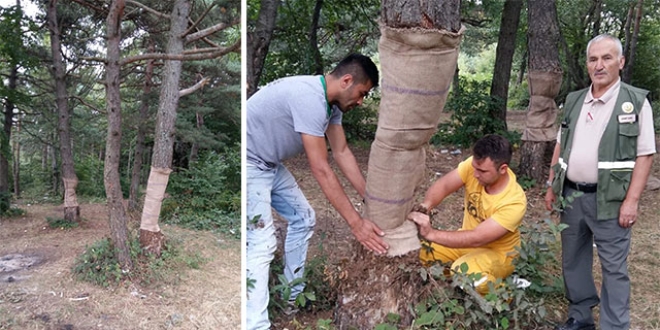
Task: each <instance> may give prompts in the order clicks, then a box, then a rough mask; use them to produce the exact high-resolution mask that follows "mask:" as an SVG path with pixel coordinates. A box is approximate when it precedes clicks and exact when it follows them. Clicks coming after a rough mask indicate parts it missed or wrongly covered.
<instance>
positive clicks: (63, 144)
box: [46, 0, 80, 223]
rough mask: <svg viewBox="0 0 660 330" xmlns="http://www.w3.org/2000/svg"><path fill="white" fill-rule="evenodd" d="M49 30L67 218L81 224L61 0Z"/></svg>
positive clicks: (52, 9)
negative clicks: (61, 35) (60, 8)
mask: <svg viewBox="0 0 660 330" xmlns="http://www.w3.org/2000/svg"><path fill="white" fill-rule="evenodd" d="M46 16H47V20H48V29H49V30H50V50H51V55H52V56H53V64H52V66H51V68H52V75H53V78H54V79H55V99H56V104H57V111H58V114H59V116H58V124H57V130H58V133H59V140H60V157H62V183H63V185H64V219H65V220H67V221H70V222H75V223H77V222H78V221H79V217H80V207H79V206H78V198H77V196H76V186H78V177H77V176H76V171H75V169H74V166H73V151H72V150H71V149H72V148H71V145H72V141H71V133H70V130H71V117H70V115H69V105H68V101H67V91H66V70H65V69H64V61H63V59H62V54H61V51H62V46H61V43H60V29H59V26H58V23H57V0H51V1H49V2H48V13H47V14H46Z"/></svg>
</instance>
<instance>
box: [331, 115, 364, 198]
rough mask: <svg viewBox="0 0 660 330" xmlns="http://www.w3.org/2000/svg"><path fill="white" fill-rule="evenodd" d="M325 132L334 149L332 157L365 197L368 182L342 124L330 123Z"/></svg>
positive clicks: (354, 186)
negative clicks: (350, 146)
mask: <svg viewBox="0 0 660 330" xmlns="http://www.w3.org/2000/svg"><path fill="white" fill-rule="evenodd" d="M325 134H326V135H327V136H328V142H329V143H330V148H331V149H332V158H333V159H334V160H335V161H336V162H337V165H338V166H339V169H340V170H341V172H342V173H344V176H345V177H346V179H348V181H349V182H350V183H351V185H352V186H353V188H355V190H357V192H358V194H360V196H362V198H364V194H365V191H366V185H367V184H366V182H365V180H364V176H363V175H362V172H361V171H360V168H359V167H358V164H357V161H356V160H355V156H353V152H351V149H350V148H349V147H348V143H346V135H345V134H344V128H343V127H342V126H341V125H336V124H330V126H328V129H327V130H326V132H325Z"/></svg>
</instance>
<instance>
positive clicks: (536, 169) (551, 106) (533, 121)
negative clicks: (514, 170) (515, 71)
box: [518, 1, 562, 182]
mask: <svg viewBox="0 0 660 330" xmlns="http://www.w3.org/2000/svg"><path fill="white" fill-rule="evenodd" d="M527 7H528V15H529V19H528V22H529V29H528V32H527V33H528V37H527V40H528V49H529V73H528V75H527V79H528V83H529V95H530V100H529V109H528V110H527V120H526V127H525V131H524V133H523V138H522V139H523V144H522V146H521V148H520V168H519V174H518V175H520V176H526V177H529V178H533V179H535V180H536V182H545V176H546V175H547V171H546V168H547V166H548V165H549V163H550V162H549V160H550V157H551V156H552V150H553V148H554V145H555V141H556V139H557V130H556V128H555V119H556V117H557V105H556V104H555V97H557V95H558V94H559V89H560V88H561V80H562V70H561V66H560V63H559V51H558V45H559V27H558V25H557V10H556V7H555V2H554V1H528V2H527Z"/></svg>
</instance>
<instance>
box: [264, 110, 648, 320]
mask: <svg viewBox="0 0 660 330" xmlns="http://www.w3.org/2000/svg"><path fill="white" fill-rule="evenodd" d="M447 116H448V115H447ZM507 122H508V126H509V129H510V130H517V131H522V130H523V129H524V126H525V112H524V111H510V112H509V113H508V114H507ZM659 142H660V141H659V140H658V136H656V145H660V143H659ZM369 148H370V146H369V145H368V144H358V145H351V150H352V151H353V153H354V154H355V157H356V159H357V161H358V164H359V166H360V168H361V170H362V172H363V173H366V172H367V162H368V158H369ZM454 150H456V149H455V148H435V147H429V149H428V152H427V160H426V162H427V180H426V187H428V186H429V185H430V184H431V183H432V182H433V181H434V180H435V179H436V178H438V177H439V176H440V175H443V174H446V173H448V172H449V171H451V170H452V169H454V168H455V167H456V166H457V165H458V163H459V162H460V161H462V160H464V159H465V158H467V157H468V156H469V154H470V151H469V150H461V154H457V155H453V154H452V153H451V151H454ZM518 161H519V155H518V154H517V153H516V154H514V157H513V161H512V163H513V164H512V167H513V168H514V170H515V168H516V167H517V165H516V164H517V163H518ZM286 165H287V167H288V168H289V170H291V172H292V173H293V175H294V176H295V177H296V179H297V181H298V183H299V185H300V187H301V189H302V190H303V192H304V193H305V196H306V197H307V198H308V200H309V201H310V203H311V205H312V206H313V207H314V209H315V210H316V216H317V219H316V229H315V233H314V236H313V238H312V241H311V243H310V250H309V253H308V260H311V259H314V258H318V257H323V258H325V260H326V262H327V263H328V264H341V263H345V262H350V258H351V256H352V252H353V251H352V249H353V242H354V238H353V236H352V234H351V232H350V229H349V228H348V226H347V225H346V223H345V221H344V220H343V219H342V218H341V216H340V215H339V214H338V213H337V212H336V211H335V210H334V208H333V207H332V205H330V203H329V202H328V200H327V199H326V198H325V196H324V195H323V192H322V191H321V189H320V187H319V185H318V183H317V182H316V180H315V179H314V177H313V176H312V174H311V172H310V171H309V167H308V164H307V160H306V158H305V156H304V155H301V156H299V157H296V158H294V159H291V160H290V161H288V162H287V163H286ZM334 169H335V172H336V173H339V175H338V176H339V177H340V180H341V181H342V185H343V186H344V189H345V191H347V193H348V195H349V198H350V199H351V200H352V201H353V203H354V205H355V206H356V208H358V210H360V209H361V205H360V202H361V197H360V196H359V195H358V194H357V192H355V190H354V189H353V188H352V187H351V186H350V184H349V183H348V182H347V181H346V180H345V179H344V178H343V177H342V176H341V174H340V173H341V172H339V170H338V169H337V168H336V167H335V168H334ZM651 175H652V176H654V177H656V178H660V156H659V155H658V154H656V155H655V156H654V163H653V169H652V172H651ZM426 187H423V189H422V190H420V194H423V191H425V190H426ZM526 193H527V201H528V206H527V213H526V215H525V218H524V220H523V222H525V223H528V224H529V223H532V222H539V221H540V220H543V219H547V218H549V217H552V218H553V219H554V220H556V221H558V219H557V217H556V216H551V215H550V214H549V212H548V211H546V210H545V204H544V200H543V199H544V196H545V189H541V188H539V187H538V185H537V187H533V188H531V189H528V190H527V191H526ZM419 197H420V198H421V196H419ZM659 203H660V190H656V191H645V193H644V194H643V195H642V200H641V202H640V206H639V208H640V210H639V212H640V214H639V216H638V218H639V221H638V223H637V224H636V225H635V226H634V227H633V232H632V246H631V251H630V255H629V257H628V262H629V266H628V269H629V273H630V278H631V282H632V284H631V287H632V297H631V309H630V312H631V318H632V324H631V329H634V330H642V329H643V330H650V329H660V281H658V267H660V249H658V241H659V240H660V205H659ZM437 209H438V216H436V217H435V220H434V221H435V222H438V223H439V224H441V225H442V227H443V228H446V229H457V228H460V225H461V222H462V214H463V196H462V190H461V191H459V192H458V193H456V194H454V195H452V196H449V197H448V198H446V199H445V201H443V202H442V203H441V204H440V205H439V206H438V207H437ZM276 226H277V227H279V228H280V230H281V231H282V232H283V231H285V230H286V223H285V222H283V221H278V222H277V225H276ZM594 259H595V262H594V267H593V272H594V276H595V278H596V286H597V287H600V264H599V263H598V261H597V259H598V258H597V257H595V258H594ZM557 260H561V256H560V255H557ZM555 268H556V271H555V272H556V273H555V274H553V275H557V276H560V275H561V270H560V265H559V264H557V266H556V267H555ZM551 304H552V305H550V306H548V307H549V308H548V311H549V313H548V314H549V315H548V319H547V322H548V325H547V327H546V328H548V329H551V328H552V325H553V324H556V323H563V322H564V321H565V317H566V307H567V306H566V301H565V300H563V299H561V300H559V301H557V299H554V301H553V302H552V303H551ZM597 309H598V308H595V309H594V311H595V314H596V317H597V314H598V311H597ZM332 318H333V311H332V310H325V311H323V310H322V311H314V312H307V311H304V310H303V311H300V312H298V313H296V314H294V315H293V316H287V315H284V314H283V313H279V314H276V315H275V319H274V328H275V329H288V330H294V329H295V330H298V329H316V328H317V322H318V321H319V320H330V319H332Z"/></svg>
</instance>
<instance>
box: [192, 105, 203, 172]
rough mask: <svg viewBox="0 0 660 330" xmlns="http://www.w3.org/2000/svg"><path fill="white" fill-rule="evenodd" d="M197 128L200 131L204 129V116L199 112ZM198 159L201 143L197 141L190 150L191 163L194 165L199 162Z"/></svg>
mask: <svg viewBox="0 0 660 330" xmlns="http://www.w3.org/2000/svg"><path fill="white" fill-rule="evenodd" d="M200 106H201V104H200ZM195 127H197V129H198V130H201V129H202V127H204V116H203V115H202V114H201V113H199V112H196V113H195ZM198 158H199V142H197V141H195V142H193V144H192V147H191V148H190V162H191V163H194V162H196V161H197V159H198Z"/></svg>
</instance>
